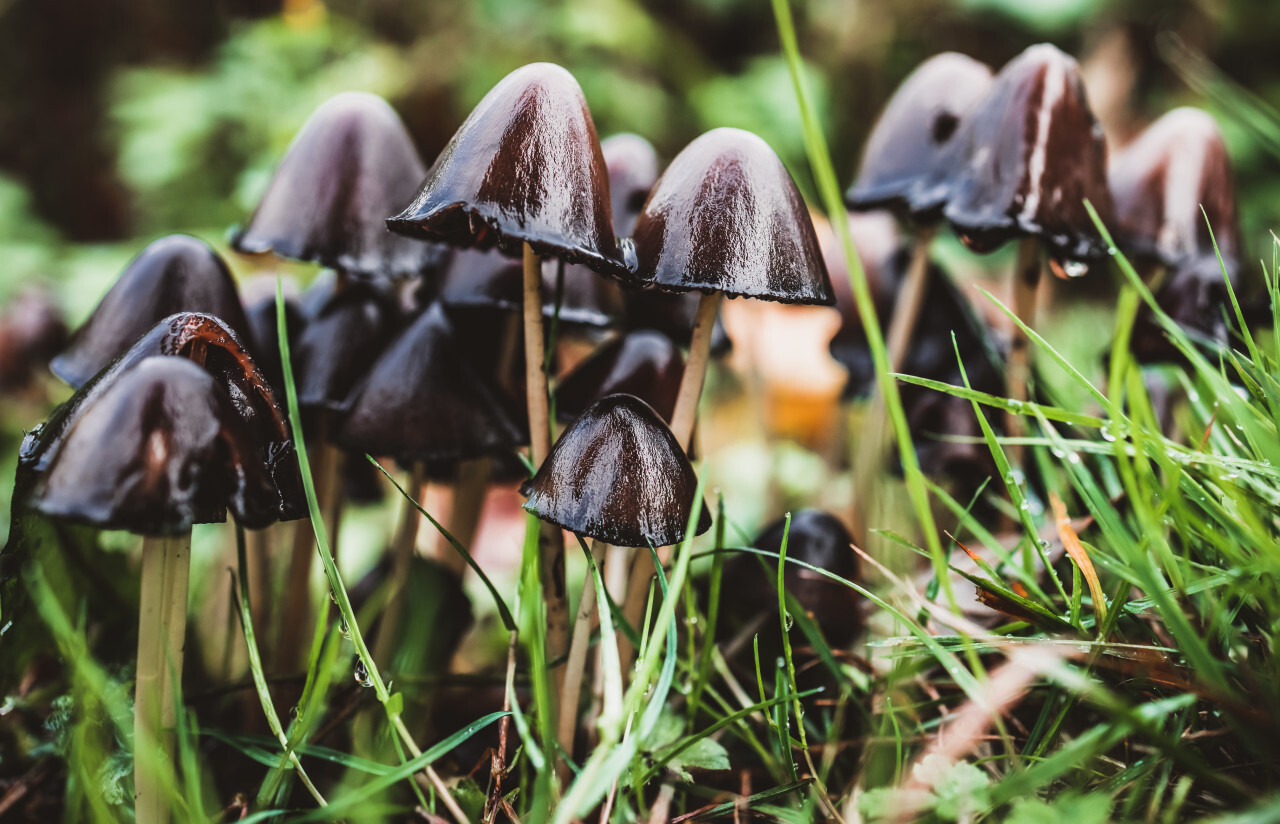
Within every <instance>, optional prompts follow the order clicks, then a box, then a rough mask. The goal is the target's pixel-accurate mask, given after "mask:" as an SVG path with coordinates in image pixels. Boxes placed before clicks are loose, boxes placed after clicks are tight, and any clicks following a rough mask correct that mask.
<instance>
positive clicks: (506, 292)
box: [440, 249, 623, 328]
mask: <svg viewBox="0 0 1280 824" xmlns="http://www.w3.org/2000/svg"><path fill="white" fill-rule="evenodd" d="M559 263H560V262H559V261H557V260H547V261H544V262H543V265H542V314H543V315H545V316H546V317H548V318H549V317H551V316H552V315H553V314H554V313H555V288H556V270H557V267H558V266H559ZM440 302H441V303H443V304H445V305H446V306H448V307H450V308H467V309H470V308H491V309H502V310H505V311H508V312H519V311H520V310H521V309H522V308H523V305H524V303H523V302H524V274H523V270H522V266H521V262H520V261H518V260H512V259H511V258H509V257H506V256H505V255H502V254H501V253H499V252H498V251H496V250H493V249H488V250H482V249H464V250H462V251H459V252H458V253H457V254H456V255H454V258H453V263H452V264H450V266H449V270H448V274H447V275H446V276H445V278H444V284H443V286H442V287H441V289H440ZM622 312H623V306H622V287H621V286H620V285H619V284H618V282H617V281H615V280H611V279H607V278H602V277H600V275H598V274H596V273H595V272H593V271H592V270H591V269H589V268H587V267H586V266H581V265H577V264H567V265H565V269H564V294H563V296H562V298H561V302H560V320H561V321H562V322H563V323H568V324H573V325H576V326H594V327H602V328H603V327H608V326H612V325H613V324H614V323H615V322H616V321H617V319H618V318H619V317H621V315H622Z"/></svg>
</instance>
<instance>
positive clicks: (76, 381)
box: [49, 235, 248, 388]
mask: <svg viewBox="0 0 1280 824" xmlns="http://www.w3.org/2000/svg"><path fill="white" fill-rule="evenodd" d="M175 312H201V313H204V314H207V315H212V316H214V317H216V318H221V319H222V320H223V321H224V322H225V323H226V325H227V326H228V327H229V328H230V329H232V330H234V331H235V332H236V334H238V335H239V334H243V333H244V332H245V331H247V329H248V323H247V321H246V320H245V317H244V310H243V309H242V308H241V307H240V298H239V297H238V296H237V294H236V285H235V281H234V280H233V279H232V277H231V271H230V270H229V269H227V264H226V263H224V262H223V260H222V258H220V257H219V256H218V253H217V252H215V251H214V250H213V249H212V248H210V246H209V245H208V244H207V243H205V242H204V241H202V240H199V239H197V238H194V237H191V236H190V235H169V236H168V237H162V238H160V239H159V240H157V241H155V242H153V243H152V244H151V245H149V246H147V248H145V249H143V250H142V252H141V253H139V254H138V256H137V257H135V258H134V259H133V260H132V261H131V262H130V263H129V265H128V266H127V267H125V270H124V271H123V272H121V273H120V276H119V277H118V278H116V282H115V283H114V284H113V285H112V287H111V289H110V290H109V291H108V292H107V294H106V296H105V297H103V299H102V301H101V302H100V303H99V304H98V307H97V308H96V309H94V310H93V314H92V315H90V316H89V319H88V320H87V321H85V323H84V325H83V326H81V327H80V328H79V329H78V330H76V332H75V334H74V335H73V336H72V338H71V344H70V345H69V346H68V347H67V349H66V350H65V351H63V352H62V354H60V355H58V356H57V357H56V358H54V359H53V361H52V362H51V363H50V364H49V366H50V368H51V369H52V370H53V373H54V374H55V375H57V376H58V377H60V378H62V379H63V380H64V381H66V382H67V383H69V384H71V386H73V387H75V388H79V387H80V386H81V385H82V384H84V382H85V381H87V380H88V379H89V378H91V377H93V376H94V375H96V374H97V373H98V372H100V371H102V368H103V367H104V366H106V365H107V364H108V363H110V362H111V361H112V360H113V359H114V358H115V357H116V356H117V355H119V354H120V353H121V352H124V351H125V350H126V349H128V348H129V347H130V346H131V345H132V344H133V342H134V341H136V340H137V339H138V338H140V337H142V335H143V333H145V332H146V331H147V330H148V329H150V328H151V327H152V326H154V325H155V324H156V323H158V322H159V321H161V320H163V319H164V318H167V317H169V316H170V315H172V314H174V313H175Z"/></svg>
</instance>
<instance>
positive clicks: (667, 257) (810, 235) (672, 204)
mask: <svg viewBox="0 0 1280 824" xmlns="http://www.w3.org/2000/svg"><path fill="white" fill-rule="evenodd" d="M635 247H636V257H637V260H638V270H637V278H638V279H639V280H640V281H642V282H644V283H647V284H651V285H653V286H656V287H657V288H659V289H664V290H667V291H677V292H687V291H693V290H698V291H701V292H705V293H711V292H724V293H725V294H726V295H729V296H736V297H751V298H760V299H763V300H774V301H781V302H783V303H811V304H820V305H823V306H830V305H832V304H833V303H835V296H834V294H832V291H831V282H830V280H828V278H827V269H826V266H825V265H824V264H823V261H822V254H821V253H820V251H819V250H818V240H817V238H816V237H815V236H814V232H813V222H812V221H811V220H810V219H809V212H808V210H807V209H806V208H805V205H804V200H803V199H802V198H801V197H800V192H799V190H798V189H796V184H795V181H793V180H792V179H791V175H790V174H789V173H788V172H787V169H786V167H785V166H783V165H782V161H781V160H780V159H779V158H778V156H777V155H776V154H774V151H773V149H771V148H769V144H768V143H765V142H764V141H763V140H761V139H760V138H759V137H757V136H756V135H754V134H752V133H750V132H745V131H743V130H741V129H728V128H724V129H713V130H712V131H709V132H707V133H706V134H704V135H702V136H701V137H699V138H698V139H696V140H694V141H693V142H692V143H690V144H689V145H688V146H686V147H685V148H684V150H683V151H682V152H680V154H678V155H676V159H675V160H673V161H671V165H670V166H668V167H667V170H666V171H665V172H663V174H662V177H661V178H659V179H658V183H657V185H656V186H654V189H653V192H652V193H651V194H650V195H649V200H648V202H646V203H645V207H644V211H643V212H641V214H640V218H639V220H637V221H636V229H635Z"/></svg>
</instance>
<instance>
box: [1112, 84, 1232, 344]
mask: <svg viewBox="0 0 1280 824" xmlns="http://www.w3.org/2000/svg"><path fill="white" fill-rule="evenodd" d="M1110 181H1111V194H1112V196H1113V197H1114V198H1115V204H1116V238H1117V240H1118V241H1119V242H1120V243H1121V244H1123V245H1124V246H1126V247H1127V248H1128V249H1129V250H1131V253H1132V254H1133V255H1134V258H1135V260H1136V261H1137V262H1138V264H1139V265H1140V266H1143V267H1144V268H1146V269H1147V280H1148V283H1149V285H1151V286H1152V288H1153V289H1155V290H1156V302H1157V303H1158V304H1159V305H1160V306H1161V308H1163V309H1164V310H1165V311H1166V312H1168V313H1169V314H1170V316H1172V317H1173V319H1174V320H1176V321H1177V322H1178V323H1179V324H1180V325H1181V326H1182V327H1184V328H1185V329H1187V330H1189V331H1192V332H1195V333H1199V334H1201V335H1203V336H1204V337H1205V338H1207V339H1209V340H1211V341H1213V342H1215V343H1219V344H1221V343H1225V342H1226V340H1227V324H1226V321H1225V319H1224V318H1223V315H1222V313H1223V310H1224V309H1225V308H1227V307H1228V306H1229V305H1230V301H1229V298H1228V297H1227V289H1226V283H1225V282H1224V278H1223V271H1224V269H1225V272H1226V279H1227V280H1229V281H1230V283H1231V286H1232V289H1238V288H1239V285H1240V260H1239V254H1240V222H1239V217H1238V215H1237V210H1236V193H1235V182H1234V176H1233V175H1232V171H1231V159H1230V158H1229V157H1228V156H1227V149H1226V146H1225V145H1224V144H1223V142H1222V133H1221V132H1220V131H1219V130H1218V124H1217V122H1216V121H1215V120H1214V119H1213V117H1212V116H1211V115H1209V114H1208V113H1207V112H1204V111H1201V110H1200V109H1192V108H1181V109H1174V110H1173V111H1171V112H1169V113H1168V114H1165V115H1164V116H1163V117H1161V118H1160V119H1159V120H1157V121H1156V122H1154V123H1152V124H1151V125H1150V126H1148V127H1147V128H1146V130H1145V131H1143V132H1142V133H1141V134H1140V135H1138V137H1137V138H1136V139H1135V140H1134V141H1133V142H1132V143H1131V144H1129V145H1128V146H1126V147H1125V149H1124V150H1123V151H1121V152H1119V153H1117V154H1116V155H1115V157H1114V158H1113V160H1112V162H1111V173H1110ZM1201 209H1203V210H1204V211H1203V212H1202V211H1201ZM1210 229H1212V232H1213V235H1212V237H1210ZM1214 241H1216V242H1217V252H1215V250H1214ZM1218 252H1220V253H1221V255H1222V262H1221V263H1219V262H1218ZM1162 269H1163V270H1165V271H1164V273H1163V274H1162V273H1161V271H1160V270H1162ZM1132 346H1133V350H1134V354H1135V355H1136V356H1137V357H1138V359H1139V360H1143V361H1157V360H1168V359H1172V358H1176V357H1177V352H1176V350H1175V349H1174V347H1173V346H1172V344H1170V343H1169V341H1168V340H1167V339H1166V338H1165V337H1164V335H1163V334H1162V332H1161V330H1160V328H1159V326H1158V325H1157V324H1156V323H1155V321H1154V319H1153V318H1152V317H1151V314H1150V312H1149V311H1147V310H1145V309H1144V310H1143V312H1142V313H1141V314H1140V315H1139V317H1138V320H1137V322H1136V323H1135V325H1134V329H1133V337H1132Z"/></svg>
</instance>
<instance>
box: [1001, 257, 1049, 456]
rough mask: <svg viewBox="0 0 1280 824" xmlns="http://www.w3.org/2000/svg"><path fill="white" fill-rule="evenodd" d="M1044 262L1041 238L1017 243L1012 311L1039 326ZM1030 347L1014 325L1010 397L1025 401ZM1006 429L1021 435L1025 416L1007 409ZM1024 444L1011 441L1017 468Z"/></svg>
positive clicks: (1011, 348) (1019, 329) (1008, 371)
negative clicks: (1037, 306)
mask: <svg viewBox="0 0 1280 824" xmlns="http://www.w3.org/2000/svg"><path fill="white" fill-rule="evenodd" d="M1043 266H1044V263H1043V261H1042V259H1041V255H1040V241H1039V240H1038V239H1037V238H1034V237H1024V238H1023V239H1022V240H1021V241H1019V243H1018V263H1017V268H1016V269H1015V270H1014V272H1013V312H1014V314H1016V315H1017V316H1018V318H1019V319H1020V320H1021V321H1022V322H1023V323H1025V324H1026V325H1027V326H1030V327H1032V328H1034V327H1035V325H1036V293H1037V291H1038V289H1039V286H1040V270H1041V268H1042V267H1043ZM1030 356H1031V347H1030V341H1029V340H1028V339H1027V333H1026V332H1024V331H1022V329H1021V328H1020V327H1019V326H1018V325H1017V324H1014V327H1013V337H1012V338H1011V339H1010V343H1009V364H1008V368H1007V370H1006V375H1007V381H1008V384H1009V385H1008V387H1007V388H1008V390H1009V399H1010V400H1014V401H1019V402H1022V401H1025V400H1026V399H1027V395H1028V392H1027V384H1028V382H1029V381H1030V378H1031V357H1030ZM1005 431H1006V432H1007V433H1008V435H1009V437H1011V438H1017V437H1020V436H1021V435H1022V433H1023V431H1024V427H1023V425H1022V415H1020V414H1017V413H1015V412H1008V413H1006V415H1005ZM1022 451H1023V448H1022V445H1021V444H1011V445H1010V447H1009V462H1010V463H1011V464H1013V467H1014V469H1020V468H1021V467H1022Z"/></svg>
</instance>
